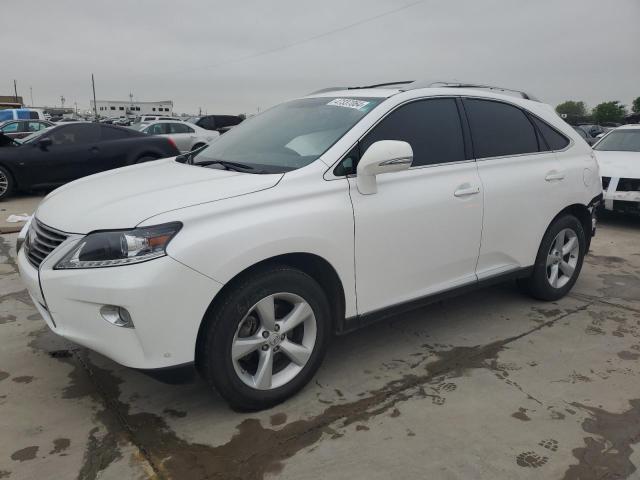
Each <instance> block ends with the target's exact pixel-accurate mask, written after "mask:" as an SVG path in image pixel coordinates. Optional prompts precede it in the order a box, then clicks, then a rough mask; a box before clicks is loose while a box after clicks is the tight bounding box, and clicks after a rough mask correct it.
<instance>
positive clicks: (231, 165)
mask: <svg viewBox="0 0 640 480" xmlns="http://www.w3.org/2000/svg"><path fill="white" fill-rule="evenodd" d="M193 165H198V166H200V167H206V166H207V165H222V166H223V167H224V168H226V169H227V170H235V171H236V172H244V171H246V170H255V168H253V167H252V166H250V165H245V164H244V163H238V162H229V161H227V160H204V161H202V162H197V163H194V164H193Z"/></svg>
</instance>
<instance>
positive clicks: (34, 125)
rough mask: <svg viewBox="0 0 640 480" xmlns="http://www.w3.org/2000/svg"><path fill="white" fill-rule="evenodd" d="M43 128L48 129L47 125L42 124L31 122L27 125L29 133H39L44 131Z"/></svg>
mask: <svg viewBox="0 0 640 480" xmlns="http://www.w3.org/2000/svg"><path fill="white" fill-rule="evenodd" d="M43 128H47V126H46V124H44V123H42V122H29V123H28V124H27V131H28V132H38V131H40V130H42V129H43Z"/></svg>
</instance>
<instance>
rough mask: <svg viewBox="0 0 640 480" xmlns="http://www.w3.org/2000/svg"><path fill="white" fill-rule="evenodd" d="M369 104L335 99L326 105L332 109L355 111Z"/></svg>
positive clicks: (362, 101) (346, 99) (347, 99)
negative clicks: (343, 108)
mask: <svg viewBox="0 0 640 480" xmlns="http://www.w3.org/2000/svg"><path fill="white" fill-rule="evenodd" d="M369 103H370V102H365V101H364V100H354V99H352V98H336V99H334V100H331V101H330V102H329V103H327V105H333V106H334V107H347V108H355V109H356V110H361V109H362V108H364V107H366V106H367V105H369Z"/></svg>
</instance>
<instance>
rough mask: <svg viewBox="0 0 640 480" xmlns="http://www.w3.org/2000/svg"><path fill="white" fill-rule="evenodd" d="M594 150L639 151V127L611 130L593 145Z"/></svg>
mask: <svg viewBox="0 0 640 480" xmlns="http://www.w3.org/2000/svg"><path fill="white" fill-rule="evenodd" d="M594 150H602V151H605V152H606V151H618V152H640V128H638V129H631V128H628V129H622V130H616V131H615V132H611V133H610V134H609V135H607V136H606V137H604V138H603V139H602V140H600V142H599V143H598V144H597V145H596V146H595V148H594Z"/></svg>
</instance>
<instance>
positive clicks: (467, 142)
mask: <svg viewBox="0 0 640 480" xmlns="http://www.w3.org/2000/svg"><path fill="white" fill-rule="evenodd" d="M389 98H391V97H389ZM446 98H451V99H453V100H454V101H455V103H456V108H457V109H458V119H459V120H460V127H461V129H462V138H463V141H464V156H465V159H464V160H458V161H456V162H442V163H430V164H428V165H416V166H411V167H409V170H418V169H422V168H433V167H441V166H443V165H459V164H462V163H470V162H475V161H476V160H475V159H474V158H473V155H472V154H473V148H472V144H471V132H470V128H469V126H468V122H467V118H466V115H463V111H461V110H460V109H461V99H462V97H461V96H460V95H427V96H424V97H415V98H410V99H407V100H405V101H404V102H402V103H399V104H398V105H396V106H395V107H393V108H392V109H391V110H389V111H388V112H386V113H385V114H384V115H383V116H382V117H380V118H379V119H378V120H377V121H376V122H375V123H374V124H373V125H371V126H370V127H369V128H368V129H367V131H366V132H364V133H363V134H362V135H361V136H360V137H359V138H358V139H357V140H356V141H355V142H354V143H353V144H352V145H351V146H350V147H349V148H347V149H346V151H345V153H344V154H343V155H341V156H340V159H339V160H338V161H337V162H335V163H333V164H332V165H331V167H329V169H328V170H327V171H326V172H325V173H324V175H323V177H324V179H325V180H327V181H331V180H342V179H344V178H355V177H357V174H356V173H350V174H348V175H336V174H335V170H336V169H337V168H338V167H339V165H340V163H341V162H342V160H344V159H345V158H346V157H347V155H349V154H350V153H351V151H352V150H353V149H354V148H355V147H356V146H357V145H358V144H359V143H360V142H361V141H362V139H363V138H364V137H366V136H367V135H368V134H369V132H371V130H373V129H374V128H375V127H376V126H377V125H378V124H379V123H380V122H382V121H383V120H384V119H385V118H387V117H388V116H389V115H391V113H393V112H394V111H396V110H397V109H399V108H400V107H403V106H405V105H407V104H409V103H413V102H419V101H423V100H431V99H446ZM382 103H384V101H383V102H381V103H380V104H379V105H382ZM354 126H355V125H354ZM360 155H361V154H360ZM328 175H330V176H328Z"/></svg>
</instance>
